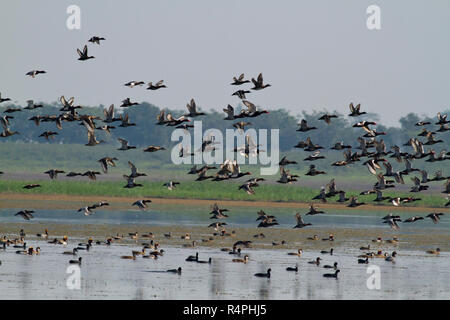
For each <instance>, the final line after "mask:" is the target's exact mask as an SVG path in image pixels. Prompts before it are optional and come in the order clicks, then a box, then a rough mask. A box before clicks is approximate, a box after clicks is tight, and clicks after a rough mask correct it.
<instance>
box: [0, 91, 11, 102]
mask: <svg viewBox="0 0 450 320" xmlns="http://www.w3.org/2000/svg"><path fill="white" fill-rule="evenodd" d="M6 101H11V99H10V98H2V94H1V92H0V103H2V102H6Z"/></svg>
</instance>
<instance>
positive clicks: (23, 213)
mask: <svg viewBox="0 0 450 320" xmlns="http://www.w3.org/2000/svg"><path fill="white" fill-rule="evenodd" d="M32 213H34V211H33V210H22V211H19V212H17V213H16V214H15V216H21V217H22V218H23V219H25V220H30V219H33V218H34V216H33V215H32Z"/></svg>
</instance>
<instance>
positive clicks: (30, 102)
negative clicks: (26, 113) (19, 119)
mask: <svg viewBox="0 0 450 320" xmlns="http://www.w3.org/2000/svg"><path fill="white" fill-rule="evenodd" d="M43 107H44V106H43V105H42V104H34V101H33V100H27V106H26V107H25V108H24V109H25V110H34V109H37V108H43Z"/></svg>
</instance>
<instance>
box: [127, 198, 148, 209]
mask: <svg viewBox="0 0 450 320" xmlns="http://www.w3.org/2000/svg"><path fill="white" fill-rule="evenodd" d="M151 202H152V200H150V199H143V200H137V201H135V202H133V204H132V206H137V207H138V208H139V209H141V210H142V211H145V210H146V209H148V204H147V203H151Z"/></svg>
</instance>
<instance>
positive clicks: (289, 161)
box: [278, 156, 297, 166]
mask: <svg viewBox="0 0 450 320" xmlns="http://www.w3.org/2000/svg"><path fill="white" fill-rule="evenodd" d="M288 164H297V161H291V160H288V159H287V158H286V156H284V157H283V158H281V160H280V162H279V163H278V165H279V166H286V165H288Z"/></svg>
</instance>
